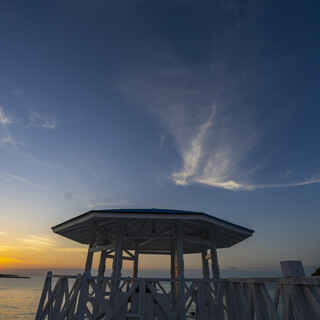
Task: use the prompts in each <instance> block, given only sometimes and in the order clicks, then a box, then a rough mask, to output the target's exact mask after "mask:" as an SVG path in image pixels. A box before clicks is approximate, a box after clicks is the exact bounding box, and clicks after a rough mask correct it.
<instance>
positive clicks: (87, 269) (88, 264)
mask: <svg viewBox="0 0 320 320" xmlns="http://www.w3.org/2000/svg"><path fill="white" fill-rule="evenodd" d="M95 241H96V228H95V227H94V226H93V227H92V230H91V239H90V244H89V250H88V255H87V261H86V266H85V268H84V271H85V272H91V268H92V259H93V252H92V251H90V249H91V248H93V247H94V244H95Z"/></svg>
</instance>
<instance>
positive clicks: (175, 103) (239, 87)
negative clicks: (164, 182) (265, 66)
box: [116, 54, 320, 191]
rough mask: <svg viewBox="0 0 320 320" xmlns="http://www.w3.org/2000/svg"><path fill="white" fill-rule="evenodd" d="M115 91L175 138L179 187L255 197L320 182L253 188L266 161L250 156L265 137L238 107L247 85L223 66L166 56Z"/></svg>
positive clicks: (247, 110)
mask: <svg viewBox="0 0 320 320" xmlns="http://www.w3.org/2000/svg"><path fill="white" fill-rule="evenodd" d="M237 76H238V77H237ZM251 81H252V80H251ZM116 86H117V88H118V89H119V90H120V91H121V92H123V93H124V94H125V95H126V96H127V97H128V98H129V99H131V100H134V101H136V102H138V103H139V104H140V106H141V107H142V108H143V109H144V111H145V112H147V113H148V114H150V115H152V116H153V117H154V118H156V119H157V120H158V121H160V122H161V123H162V125H163V128H164V129H165V130H166V131H165V133H162V135H164V134H165V135H166V136H171V138H172V140H173V141H174V145H175V151H176V152H177V154H178V156H179V159H180V161H179V163H176V165H175V167H176V168H175V169H174V170H173V171H172V172H171V173H170V175H171V179H172V180H173V181H174V183H175V184H177V185H180V186H188V185H192V184H203V185H206V186H210V187H215V188H221V189H227V190H232V191H240V190H243V191H252V190H256V189H262V188H285V187H297V186H303V185H308V184H314V183H319V182H320V180H319V179H318V178H311V179H305V180H303V181H298V182H292V183H270V184H255V183H254V174H255V173H256V171H257V170H258V169H261V165H262V163H263V162H264V161H261V159H260V160H259V159H258V158H257V157H255V156H252V154H254V152H252V151H254V150H256V149H257V147H258V146H259V142H260V141H261V139H262V137H263V132H261V130H260V129H257V127H256V124H255V121H254V120H255V118H254V115H251V113H250V111H251V110H254V107H247V106H244V105H241V104H240V105H238V104H239V102H238V100H240V98H243V95H244V93H243V92H245V91H247V89H246V87H245V85H244V84H243V79H242V78H241V76H239V75H233V74H232V73H230V70H228V68H226V67H225V66H224V64H223V63H220V64H219V63H216V64H212V65H211V66H210V67H209V68H208V67H206V68H202V67H199V66H190V65H186V64H184V63H183V62H181V61H180V60H179V59H178V58H177V57H175V56H173V55H170V54H168V55H165V54H164V55H160V58H159V57H158V58H155V61H153V63H152V64H151V66H145V67H144V68H140V69H139V70H133V71H132V72H131V73H128V74H126V75H125V76H124V77H123V78H121V79H120V80H119V82H118V83H117V85H116ZM231 90H232V94H231V93H230V91H231ZM246 94H247V93H246ZM253 94H254V93H253ZM251 99H252V98H251ZM250 108H253V109H250ZM161 147H162V148H163V147H164V141H161Z"/></svg>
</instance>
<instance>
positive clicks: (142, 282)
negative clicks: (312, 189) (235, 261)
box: [36, 272, 320, 320]
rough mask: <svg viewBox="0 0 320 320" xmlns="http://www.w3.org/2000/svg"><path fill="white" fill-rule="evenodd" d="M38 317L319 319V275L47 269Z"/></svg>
mask: <svg viewBox="0 0 320 320" xmlns="http://www.w3.org/2000/svg"><path fill="white" fill-rule="evenodd" d="M172 288H176V289H174V291H173V294H171V292H170V291H172ZM181 288H182V289H181ZM173 295H174V297H173ZM42 319H48V320H59V319H61V320H66V319H69V320H71V319H74V320H84V319H90V320H93V319H94V320H98V319H101V320H111V319H116V320H122V319H130V320H131V319H132V320H133V319H140V320H149V319H154V320H155V319H156V320H162V319H163V320H176V319H179V320H181V319H183V320H187V319H198V320H208V319H214V320H223V319H230V320H233V319H235V320H238V319H240V320H241V319H258V320H260V319H262V320H265V319H285V320H291V319H293V320H294V319H297V320H298V319H299V320H308V319H311V320H313V319H320V277H313V278H266V279H259V278H258V279H221V280H209V279H171V278H157V279H154V278H153V279H150V278H120V279H112V278H111V277H94V276H91V275H89V274H83V275H78V276H76V277H75V276H54V275H52V274H51V273H50V272H49V273H48V275H47V277H46V280H45V284H44V288H43V292H42V295H41V299H40V303H39V307H38V311H37V314H36V320H42Z"/></svg>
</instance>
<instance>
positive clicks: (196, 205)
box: [0, 0, 320, 271]
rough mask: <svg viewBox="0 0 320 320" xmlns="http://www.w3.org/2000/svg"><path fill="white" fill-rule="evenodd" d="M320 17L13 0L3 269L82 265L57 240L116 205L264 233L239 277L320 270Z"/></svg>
mask: <svg viewBox="0 0 320 320" xmlns="http://www.w3.org/2000/svg"><path fill="white" fill-rule="evenodd" d="M319 6H320V4H319V2H318V1H309V2H308V3H303V4H302V3H298V2H295V1H282V2H279V1H262V0H257V1H251V0H243V1H234V0H229V1H201V2H199V1H194V0H186V1H183V0H172V1H169V0H162V1H158V0H155V1H144V0H136V1H135V0H124V1H114V0H96V1H89V0H77V1H73V0H68V1H62V0H55V1H48V0H45V1H38V0H32V1H18V0H3V1H1V3H0V44H1V50H0V200H1V201H0V221H1V223H0V271H1V270H5V271H6V270H9V271H10V270H14V269H20V270H23V269H48V270H49V269H53V268H64V269H68V268H82V267H83V266H84V262H85V256H86V247H85V246H81V245H79V244H77V243H75V242H72V241H71V240H67V239H63V238H61V237H60V236H58V235H55V234H53V233H52V231H51V227H52V226H54V225H56V224H58V223H61V222H63V221H65V220H67V219H70V218H72V217H75V216H77V215H79V214H82V213H84V212H86V211H89V210H93V209H112V208H168V209H180V210H190V211H192V210H194V211H202V212H206V213H208V214H211V215H213V216H216V217H218V218H221V219H224V220H227V221H230V222H232V223H236V224H239V225H241V226H244V227H247V228H250V229H253V230H255V233H254V235H253V237H251V238H249V239H247V240H245V241H244V242H242V243H240V244H238V245H236V246H234V247H233V248H230V249H221V250H218V255H219V262H220V267H221V268H222V269H225V270H248V269H250V270H266V269H269V270H272V269H277V268H278V269H279V266H280V264H279V261H281V260H302V262H303V264H304V265H305V267H306V268H311V269H312V268H315V267H318V266H319V265H320V255H319V246H318V244H319V240H320V239H319V238H320V236H319V225H320V214H319V208H320V197H319V193H320V148H319V137H320V126H319V119H320V108H319V102H320V98H319V91H320V83H319V71H320V63H319V56H320V38H319V35H318V30H319V29H320V17H319V12H320V10H319V9H320V8H319ZM187 260H188V261H187V262H186V263H187V264H188V265H190V268H194V267H195V266H197V264H198V260H197V258H195V257H189V258H187ZM142 265H143V267H144V268H146V269H148V268H149V269H150V268H151V269H152V268H155V267H158V266H159V265H158V264H155V262H154V260H152V261H151V260H150V259H149V260H148V259H144V260H143V262H142ZM311 269H310V270H311Z"/></svg>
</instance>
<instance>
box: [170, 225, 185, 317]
mask: <svg viewBox="0 0 320 320" xmlns="http://www.w3.org/2000/svg"><path fill="white" fill-rule="evenodd" d="M182 227H183V225H182V221H178V220H176V221H175V236H174V241H173V244H172V247H171V278H177V279H178V280H179V281H178V282H173V281H172V282H171V295H172V296H171V298H172V301H171V303H172V307H175V306H176V305H177V303H178V302H179V300H180V298H181V297H182V296H183V293H184V283H183V279H184V261H183V230H182ZM182 307H183V306H181V308H182ZM180 314H181V317H180V319H184V318H185V316H184V312H182V310H181V312H180Z"/></svg>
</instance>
